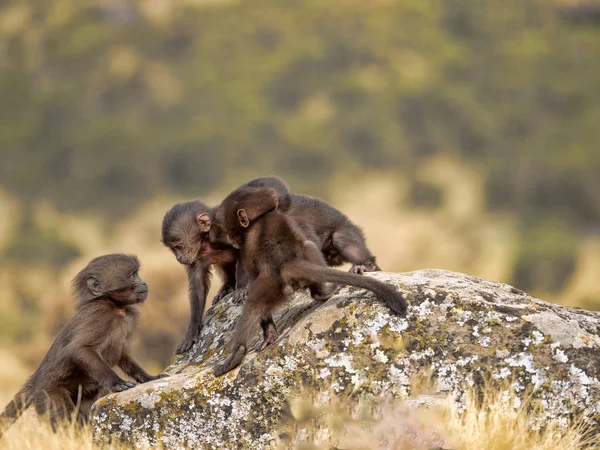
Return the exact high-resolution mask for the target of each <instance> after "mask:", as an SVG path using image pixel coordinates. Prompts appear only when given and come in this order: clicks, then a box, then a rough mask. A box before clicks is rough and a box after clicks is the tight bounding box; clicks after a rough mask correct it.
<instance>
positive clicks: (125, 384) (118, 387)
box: [111, 380, 135, 392]
mask: <svg viewBox="0 0 600 450" xmlns="http://www.w3.org/2000/svg"><path fill="white" fill-rule="evenodd" d="M134 387H135V383H134V382H133V381H125V380H119V381H117V382H116V383H115V384H113V386H112V387H111V391H113V392H123V391H126V390H127V389H131V388H134Z"/></svg>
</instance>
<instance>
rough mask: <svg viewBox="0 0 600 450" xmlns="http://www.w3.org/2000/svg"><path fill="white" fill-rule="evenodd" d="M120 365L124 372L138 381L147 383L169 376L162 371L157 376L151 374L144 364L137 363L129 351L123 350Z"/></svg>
mask: <svg viewBox="0 0 600 450" xmlns="http://www.w3.org/2000/svg"><path fill="white" fill-rule="evenodd" d="M119 367H120V368H121V369H122V370H123V372H125V373H126V374H127V375H128V376H130V377H131V378H133V379H134V380H135V381H137V382H138V383H147V382H148V381H153V380H158V379H159V378H165V377H168V375H167V374H165V373H161V374H160V375H156V376H153V375H150V374H149V373H148V372H146V371H145V370H144V368H143V367H142V366H140V365H139V364H138V363H137V361H136V360H135V359H133V357H132V356H131V355H130V354H129V352H128V351H125V352H123V355H122V356H121V360H120V361H119Z"/></svg>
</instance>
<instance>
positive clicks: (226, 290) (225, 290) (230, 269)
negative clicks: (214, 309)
mask: <svg viewBox="0 0 600 450" xmlns="http://www.w3.org/2000/svg"><path fill="white" fill-rule="evenodd" d="M217 271H218V272H219V274H220V275H221V278H222V279H223V286H221V289H219V292H217V293H216V294H215V296H214V297H213V300H212V304H213V305H216V304H217V303H219V302H220V301H221V300H222V299H223V298H224V297H226V296H227V295H229V294H231V293H232V292H234V291H235V284H236V264H235V262H233V263H223V264H217Z"/></svg>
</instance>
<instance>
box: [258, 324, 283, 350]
mask: <svg viewBox="0 0 600 450" xmlns="http://www.w3.org/2000/svg"><path fill="white" fill-rule="evenodd" d="M264 335H265V336H264V340H263V343H262V345H261V346H260V350H261V351H263V350H264V349H265V348H267V347H268V346H269V345H271V344H274V343H275V341H276V340H277V338H278V337H279V333H277V328H275V325H272V326H269V327H268V328H267V330H265V333H264Z"/></svg>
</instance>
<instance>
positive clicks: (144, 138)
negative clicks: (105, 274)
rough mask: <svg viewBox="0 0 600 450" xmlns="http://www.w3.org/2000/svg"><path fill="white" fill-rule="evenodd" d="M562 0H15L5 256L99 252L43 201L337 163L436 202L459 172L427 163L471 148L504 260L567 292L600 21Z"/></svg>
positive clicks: (4, 122) (427, 203)
mask: <svg viewBox="0 0 600 450" xmlns="http://www.w3.org/2000/svg"><path fill="white" fill-rule="evenodd" d="M555 8H556V4H555V3H554V2H552V1H548V0H531V1H527V2H523V1H522V0H504V1H492V0H487V1H482V0H445V1H443V2H440V1H433V0H404V1H394V0H372V1H367V2H365V1H362V2H361V1H356V0H337V1H328V2H325V1H314V0H287V1H285V2H276V1H270V0H262V1H259V0H247V1H233V0H179V1H175V0H138V1H133V0H104V1H102V0H95V1H92V0H89V1H79V0H44V1H42V0H12V1H10V0H9V1H5V2H3V3H2V5H1V6H0V98H1V99H2V101H1V102H0V189H2V190H4V191H6V192H8V193H9V194H10V195H11V196H13V197H15V198H16V199H17V200H18V203H19V205H21V207H22V213H21V214H20V218H19V221H20V222H19V223H20V225H17V228H16V230H14V233H13V235H12V237H11V239H10V242H9V243H8V244H7V245H5V246H4V247H2V248H1V249H0V266H1V268H2V269H6V270H7V271H8V273H13V272H11V271H13V270H15V269H14V268H15V267H23V266H30V265H31V264H33V265H34V266H48V267H62V266H64V265H65V264H66V263H68V262H69V261H71V260H72V259H73V258H76V257H78V256H80V255H83V254H86V255H87V253H86V252H83V251H82V249H81V246H78V245H74V244H72V243H71V242H69V240H68V239H67V238H66V237H65V232H64V231H61V229H62V228H63V227H62V224H56V225H55V227H54V228H52V227H51V226H41V225H40V223H41V224H42V225H45V224H44V219H42V220H40V219H39V218H37V219H36V218H35V217H34V212H33V211H34V207H35V205H39V204H50V205H52V206H53V207H54V208H56V209H57V211H58V212H59V213H60V214H66V215H69V214H72V215H77V214H95V215H96V217H98V216H99V217H105V218H107V220H108V221H109V222H111V223H113V222H114V223H119V221H122V220H126V218H127V217H129V215H130V213H131V211H133V210H134V208H136V207H137V206H139V205H141V204H142V203H143V202H144V201H146V200H148V199H151V198H155V197H156V196H169V195H171V196H172V197H176V198H194V197H196V198H197V197H201V196H203V195H204V193H206V192H214V191H215V189H217V190H218V189H221V190H225V189H228V188H231V187H233V186H235V185H237V184H239V183H240V182H242V181H245V180H246V179H248V178H250V177H253V176H257V175H264V174H268V173H276V174H278V175H280V176H282V177H283V178H285V179H286V180H287V181H288V182H290V184H291V185H292V186H293V187H294V190H297V191H301V192H306V193H310V194H316V195H320V196H322V197H325V198H329V196H330V195H331V192H330V187H331V186H330V185H331V182H332V180H340V179H341V180H342V181H339V182H338V183H343V182H347V181H348V180H352V181H356V182H357V183H359V182H361V181H363V182H366V181H365V180H368V176H371V175H373V174H387V175H389V174H393V176H394V177H395V179H396V180H397V181H398V184H399V185H402V186H408V191H407V192H408V194H407V195H406V196H405V197H403V198H402V199H401V203H402V205H398V204H394V205H393V207H398V208H399V207H400V206H402V207H404V208H413V209H415V210H420V209H423V208H425V209H430V210H436V208H440V207H441V206H442V205H444V204H446V203H447V201H448V198H447V196H448V192H447V191H444V189H441V188H440V187H439V185H440V183H438V182H437V181H438V180H436V179H435V176H436V174H431V176H429V177H428V176H427V175H424V174H423V168H424V167H426V164H427V163H428V162H430V161H431V160H432V159H435V158H438V160H439V161H446V160H458V161H462V162H463V163H464V165H465V166H466V167H471V168H476V170H477V172H478V175H479V176H480V177H481V179H482V187H481V190H482V192H479V193H477V195H481V197H482V199H483V206H484V208H485V211H484V213H485V214H487V213H489V214H492V215H493V214H499V215H502V214H506V215H510V216H511V217H514V218H515V223H516V227H515V233H516V246H515V252H516V255H515V256H514V264H513V265H512V267H511V270H510V271H509V272H510V274H509V276H508V277H507V278H506V279H503V281H507V282H511V283H513V284H515V285H517V286H518V287H520V288H522V289H525V290H528V291H532V292H549V293H560V292H561V290H563V289H564V288H565V286H566V284H567V283H568V281H569V279H570V278H571V277H572V275H573V272H574V271H575V270H576V268H577V266H578V264H579V262H578V261H579V260H580V259H581V251H582V245H583V244H582V242H584V241H585V239H587V238H589V237H590V236H596V237H598V236H600V150H599V149H598V142H600V89H598V82H599V80H600V59H599V58H598V55H600V27H598V28H595V27H593V26H574V25H571V24H568V23H563V22H561V21H560V18H559V17H558V15H557V14H556V10H555ZM341 174H343V177H342V178H340V175H341ZM344 180H346V181H344ZM490 217H491V216H490ZM478 220H479V219H477V218H473V223H475V224H476V223H478V222H477V221H478ZM153 221H154V222H152V223H151V225H152V226H153V227H154V228H156V230H158V228H159V221H160V217H159V216H156V218H155V219H153ZM362 222H363V221H361V220H359V223H362ZM456 230H457V231H456V233H462V234H463V235H465V234H468V233H472V232H473V228H470V227H469V226H468V223H461V224H460V226H457V227H456ZM482 234H485V233H484V232H482ZM492 235H493V233H492ZM71 236H74V234H73V233H71ZM92 240H93V239H92ZM124 242H129V241H124ZM473 242H477V243H474V244H473V249H472V250H473V252H474V253H475V252H476V251H477V247H476V246H477V245H479V246H481V245H482V244H481V242H480V241H477V240H476V239H474V240H473ZM425 243H427V242H425ZM399 245H400V244H399ZM86 248H87V249H88V250H89V248H92V246H90V245H88V246H87V247H86ZM102 248H104V247H102ZM113 250H114V249H113ZM122 250H124V251H128V249H127V248H123V249H122ZM160 255H161V257H164V258H168V257H169V256H168V254H167V253H161V254H160ZM465 258H466V259H467V260H468V259H469V258H471V259H473V257H471V256H468V255H467V256H466V257H465ZM416 264H418V262H416ZM403 268H404V266H403ZM412 268H414V269H416V268H420V267H419V266H414V267H412ZM467 268H468V267H467ZM392 269H393V268H392ZM9 278H11V277H9ZM588 278H589V277H588ZM40 284H41V282H40ZM15 289H16V288H15ZM16 291H17V295H18V296H19V298H20V299H21V302H22V303H23V305H26V304H27V302H30V301H31V300H30V299H31V295H30V294H27V295H26V294H23V295H20V294H18V289H16ZM40 291H43V289H42V288H40ZM582 295H583V294H582ZM585 295H586V297H585V302H586V303H585V304H586V306H588V307H594V308H598V305H600V299H596V298H591V297H589V295H588V294H585ZM38 301H39V299H38ZM21 310H26V307H25V306H23V307H22V308H21ZM44 313H45V312H44V311H43V310H41V311H38V313H37V317H38V320H41V317H43V315H44ZM15 314H16V313H15ZM32 314H33V313H32ZM17 315H18V314H17ZM7 317H8V316H7ZM11 317H12V316H11ZM7 320H8V319H7ZM11 320H12V319H11ZM180 322H181V326H182V327H183V326H184V319H181V320H180ZM15 326H17V325H16V324H15ZM181 329H183V328H181ZM165 333H166V331H165ZM175 339H176V338H173V342H175Z"/></svg>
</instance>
